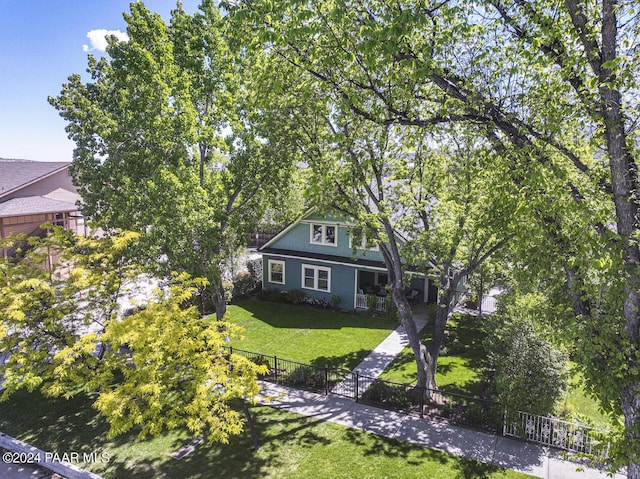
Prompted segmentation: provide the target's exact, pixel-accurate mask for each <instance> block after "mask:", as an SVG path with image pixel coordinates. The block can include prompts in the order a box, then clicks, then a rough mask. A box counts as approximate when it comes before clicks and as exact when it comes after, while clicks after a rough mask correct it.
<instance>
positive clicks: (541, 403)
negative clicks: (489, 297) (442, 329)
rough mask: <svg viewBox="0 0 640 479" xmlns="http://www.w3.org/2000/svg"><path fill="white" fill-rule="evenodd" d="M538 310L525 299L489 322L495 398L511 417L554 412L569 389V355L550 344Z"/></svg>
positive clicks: (489, 343)
mask: <svg viewBox="0 0 640 479" xmlns="http://www.w3.org/2000/svg"><path fill="white" fill-rule="evenodd" d="M536 309H537V308H536V306H535V304H528V303H526V300H525V302H524V304H521V303H519V302H518V303H516V304H515V305H513V307H508V308H507V309H506V311H505V313H504V315H496V316H494V317H492V318H491V319H490V320H489V322H488V323H487V329H488V330H489V331H488V334H487V337H486V339H485V342H484V343H485V344H484V346H485V350H486V351H488V353H489V360H490V362H491V363H492V365H493V367H494V368H495V376H494V388H495V392H496V399H497V400H498V401H499V402H500V403H501V404H502V405H503V406H505V407H506V408H507V410H508V411H509V412H510V413H512V414H513V413H515V411H518V410H520V411H524V412H527V413H530V414H538V415H546V414H549V413H551V412H552V411H553V410H554V407H555V405H556V403H557V402H558V400H559V399H560V398H561V397H562V395H563V392H564V390H565V389H566V386H567V371H568V358H567V355H566V353H564V352H563V351H562V350H560V349H559V348H557V347H556V346H554V345H553V344H551V343H550V342H549V341H547V338H549V337H551V335H550V334H548V332H545V331H543V330H542V329H541V327H540V326H539V323H538V322H536V321H535V319H534V316H532V314H535V313H533V311H535V310H536Z"/></svg>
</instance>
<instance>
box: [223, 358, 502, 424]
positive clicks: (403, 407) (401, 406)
mask: <svg viewBox="0 0 640 479" xmlns="http://www.w3.org/2000/svg"><path fill="white" fill-rule="evenodd" d="M228 349H229V351H230V352H231V353H233V354H238V355H241V356H244V357H246V358H247V359H249V360H251V361H253V362H254V363H256V364H260V365H265V366H267V368H268V369H269V371H268V373H267V374H266V375H264V376H263V377H262V379H263V380H265V381H270V382H274V383H277V384H283V385H287V386H292V387H295V388H299V389H304V390H307V391H312V392H316V393H320V394H336V395H339V396H344V397H348V398H350V399H354V400H355V401H357V402H361V403H363V404H369V405H372V406H377V407H381V408H384V409H390V410H394V411H402V412H405V413H407V414H412V415H418V416H420V417H431V418H442V419H446V420H448V421H451V422H452V423H455V424H462V425H465V426H470V427H474V428H477V429H480V430H484V431H490V432H494V433H495V432H499V431H501V430H502V416H503V413H502V410H501V409H500V407H499V406H498V404H497V403H495V402H492V401H488V400H484V399H479V398H474V397H470V396H464V395H461V394H454V393H450V392H446V391H443V390H440V389H425V388H418V387H415V386H411V385H407V384H400V383H394V382H391V381H384V380H382V379H377V378H374V377H369V376H363V375H361V374H359V373H358V372H355V373H352V372H351V371H348V370H346V369H340V368H330V367H328V366H323V367H320V366H313V365H310V364H304V363H298V362H295V361H290V360H288V359H282V358H279V357H277V356H268V355H264V354H260V353H255V352H252V351H245V350H242V349H237V348H232V347H229V348H228Z"/></svg>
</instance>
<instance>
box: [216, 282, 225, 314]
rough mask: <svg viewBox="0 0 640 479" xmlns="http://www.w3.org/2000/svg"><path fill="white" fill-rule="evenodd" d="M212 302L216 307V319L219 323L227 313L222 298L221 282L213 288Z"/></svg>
mask: <svg viewBox="0 0 640 479" xmlns="http://www.w3.org/2000/svg"><path fill="white" fill-rule="evenodd" d="M213 301H214V303H215V307H216V319H217V320H218V321H221V320H222V318H224V315H225V313H226V312H227V300H226V298H225V297H224V287H223V286H222V281H220V283H219V284H217V285H215V286H214V294H213Z"/></svg>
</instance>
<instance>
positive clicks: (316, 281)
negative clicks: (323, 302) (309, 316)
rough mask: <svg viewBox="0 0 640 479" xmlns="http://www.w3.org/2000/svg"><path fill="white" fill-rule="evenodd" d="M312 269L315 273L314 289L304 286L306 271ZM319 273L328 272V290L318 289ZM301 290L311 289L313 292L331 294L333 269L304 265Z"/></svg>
mask: <svg viewBox="0 0 640 479" xmlns="http://www.w3.org/2000/svg"><path fill="white" fill-rule="evenodd" d="M305 269H312V270H314V273H313V288H310V287H309V286H306V285H305V284H304V280H305V276H304V270H305ZM318 271H326V272H327V289H320V288H318ZM301 288H302V289H310V290H312V291H320V292H322V293H330V292H331V268H326V267H325V266H316V265H314V264H303V265H302V276H301Z"/></svg>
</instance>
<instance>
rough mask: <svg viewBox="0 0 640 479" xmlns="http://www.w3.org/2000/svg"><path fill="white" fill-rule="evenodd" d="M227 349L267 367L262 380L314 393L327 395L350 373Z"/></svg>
mask: <svg viewBox="0 0 640 479" xmlns="http://www.w3.org/2000/svg"><path fill="white" fill-rule="evenodd" d="M228 349H229V352H230V353H231V354H238V355H240V356H244V357H245V358H247V359H249V360H251V361H253V362H254V363H256V364H259V365H261V366H262V365H263V366H267V368H268V369H269V370H268V372H267V374H265V375H264V376H262V379H263V380H265V381H270V382H274V383H277V384H283V385H286V386H292V387H295V388H298V389H304V390H307V391H312V392H316V393H321V394H329V393H330V392H332V389H333V388H334V387H336V386H337V385H338V384H339V383H341V382H342V381H344V379H345V378H347V377H348V376H349V375H351V372H350V371H347V370H346V369H344V370H343V369H336V368H329V366H328V365H327V366H323V367H320V366H313V365H311V364H304V363H298V362H296V361H290V360H288V359H282V358H279V357H277V356H268V355H264V354H260V353H255V352H252V351H245V350H243V349H237V348H233V347H228ZM336 394H339V393H336ZM343 395H344V394H343Z"/></svg>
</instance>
